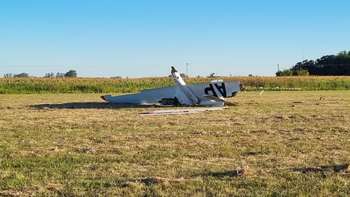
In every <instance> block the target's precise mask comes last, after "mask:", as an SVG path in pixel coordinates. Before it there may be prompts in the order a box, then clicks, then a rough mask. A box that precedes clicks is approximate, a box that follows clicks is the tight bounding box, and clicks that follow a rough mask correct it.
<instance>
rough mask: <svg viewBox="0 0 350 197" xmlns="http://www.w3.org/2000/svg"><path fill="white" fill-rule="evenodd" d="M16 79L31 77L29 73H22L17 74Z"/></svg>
mask: <svg viewBox="0 0 350 197" xmlns="http://www.w3.org/2000/svg"><path fill="white" fill-rule="evenodd" d="M14 77H29V74H28V73H24V72H23V73H20V74H15V75H14Z"/></svg>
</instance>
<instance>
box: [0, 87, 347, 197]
mask: <svg viewBox="0 0 350 197" xmlns="http://www.w3.org/2000/svg"><path fill="white" fill-rule="evenodd" d="M99 96H100V95H98V94H50V95H0V110H1V113H2V115H1V117H0V156H1V157H0V177H1V180H0V194H3V195H15V194H16V192H17V193H18V192H20V194H21V195H34V194H36V195H53V196H55V195H56V196H62V195H67V196H92V195H101V196H113V195H117V196H122V195H124V196H125V195H127V196H140V195H141V196H144V195H151V196H169V195H172V196H174V195H175V196H179V195H187V196H188V195H191V196H204V195H208V196H217V195H219V196H220V195H222V196H257V195H261V196H329V195H333V196H346V195H349V194H350V189H349V187H348V180H349V178H350V173H349V170H348V168H349V163H350V160H349V158H350V152H349V151H348V150H350V145H349V142H350V138H349V132H350V127H349V122H350V110H349V107H350V104H349V103H350V92H348V91H323V92H322V91H312V92H306V91H303V92H264V93H263V94H262V95H261V96H260V93H259V92H241V93H239V94H238V96H237V97H236V98H232V99H231V101H233V102H237V103H238V106H235V107H229V108H228V109H226V110H223V111H210V112H203V113H198V114H187V115H167V116H146V117H145V116H140V115H139V113H140V112H145V111H149V110H153V109H158V108H152V107H148V106H146V107H144V106H133V105H124V106H121V105H111V104H108V103H103V101H102V100H100V98H99ZM321 97H322V99H320V98H321ZM293 105H294V107H293Z"/></svg>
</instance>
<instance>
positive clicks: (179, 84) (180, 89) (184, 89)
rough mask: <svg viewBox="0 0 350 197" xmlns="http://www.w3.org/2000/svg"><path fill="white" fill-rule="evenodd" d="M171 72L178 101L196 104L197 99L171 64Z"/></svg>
mask: <svg viewBox="0 0 350 197" xmlns="http://www.w3.org/2000/svg"><path fill="white" fill-rule="evenodd" d="M171 74H172V75H173V78H174V81H175V88H176V94H175V97H176V98H177V99H178V100H179V102H180V103H181V104H185V105H191V106H193V105H197V104H198V103H199V99H198V98H197V96H196V95H195V94H194V93H193V92H192V90H191V89H190V88H189V87H188V86H187V85H186V83H185V81H184V80H183V79H182V77H181V76H180V74H179V73H178V72H177V70H176V69H175V68H174V67H173V66H172V67H171Z"/></svg>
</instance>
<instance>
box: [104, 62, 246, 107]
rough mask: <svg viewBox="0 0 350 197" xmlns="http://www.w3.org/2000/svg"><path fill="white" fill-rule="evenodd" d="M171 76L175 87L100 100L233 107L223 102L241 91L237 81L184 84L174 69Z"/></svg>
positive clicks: (105, 97) (107, 96)
mask: <svg viewBox="0 0 350 197" xmlns="http://www.w3.org/2000/svg"><path fill="white" fill-rule="evenodd" d="M171 74H172V77H173V79H174V81H175V86H171V87H164V88H156V89H150V90H142V91H141V92H140V93H137V94H127V95H121V96H112V95H105V96H101V98H102V99H103V100H105V101H108V102H110V103H132V104H154V103H160V104H161V105H164V106H170V105H171V106H216V107H222V106H224V105H233V103H231V102H229V101H227V100H225V98H228V97H234V96H236V94H237V93H238V92H239V91H240V90H241V86H240V83H239V81H227V82H224V81H222V80H213V81H211V82H209V83H198V84H188V85H187V84H186V83H185V81H184V80H183V79H182V77H181V76H180V74H179V72H177V70H176V69H175V68H174V67H171Z"/></svg>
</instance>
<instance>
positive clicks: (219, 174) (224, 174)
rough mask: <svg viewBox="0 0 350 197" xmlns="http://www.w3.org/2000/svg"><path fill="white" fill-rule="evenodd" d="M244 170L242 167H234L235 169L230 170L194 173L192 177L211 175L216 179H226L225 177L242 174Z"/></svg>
mask: <svg viewBox="0 0 350 197" xmlns="http://www.w3.org/2000/svg"><path fill="white" fill-rule="evenodd" d="M244 173H245V172H244V171H242V169H236V170H230V171H223V172H206V173H201V174H195V175H193V176H192V177H198V176H201V177H213V178H216V179H226V178H228V177H229V178H233V177H240V176H243V175H244Z"/></svg>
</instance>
